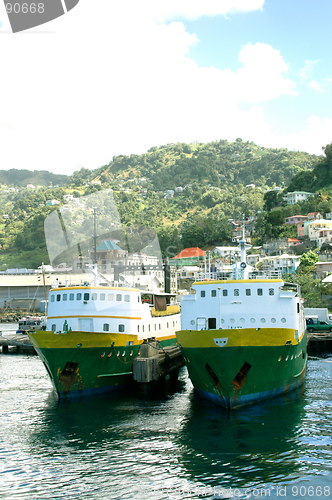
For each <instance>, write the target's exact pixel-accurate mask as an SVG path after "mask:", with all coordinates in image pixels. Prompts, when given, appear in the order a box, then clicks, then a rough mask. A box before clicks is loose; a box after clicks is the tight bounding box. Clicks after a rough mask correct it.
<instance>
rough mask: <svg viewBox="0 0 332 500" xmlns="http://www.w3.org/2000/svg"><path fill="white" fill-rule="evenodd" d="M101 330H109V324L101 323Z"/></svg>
mask: <svg viewBox="0 0 332 500" xmlns="http://www.w3.org/2000/svg"><path fill="white" fill-rule="evenodd" d="M103 330H104V332H109V331H110V325H109V323H104V324H103Z"/></svg>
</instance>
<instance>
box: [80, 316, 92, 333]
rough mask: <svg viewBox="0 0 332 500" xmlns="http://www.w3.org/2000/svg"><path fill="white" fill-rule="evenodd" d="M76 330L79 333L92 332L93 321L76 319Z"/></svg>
mask: <svg viewBox="0 0 332 500" xmlns="http://www.w3.org/2000/svg"><path fill="white" fill-rule="evenodd" d="M78 329H79V331H80V332H93V319H91V318H78Z"/></svg>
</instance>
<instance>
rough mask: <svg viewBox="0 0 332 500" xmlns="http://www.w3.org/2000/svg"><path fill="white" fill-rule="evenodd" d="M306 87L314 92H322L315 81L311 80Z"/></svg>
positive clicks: (320, 86)
mask: <svg viewBox="0 0 332 500" xmlns="http://www.w3.org/2000/svg"><path fill="white" fill-rule="evenodd" d="M308 87H309V88H310V89H313V90H316V92H320V93H322V92H324V89H323V86H322V85H321V84H320V83H319V82H316V80H311V82H309V83H308Z"/></svg>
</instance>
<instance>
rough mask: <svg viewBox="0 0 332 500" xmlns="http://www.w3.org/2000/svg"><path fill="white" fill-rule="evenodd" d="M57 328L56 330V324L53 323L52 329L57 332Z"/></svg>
mask: <svg viewBox="0 0 332 500" xmlns="http://www.w3.org/2000/svg"><path fill="white" fill-rule="evenodd" d="M55 330H56V325H54V324H53V325H52V331H53V332H55Z"/></svg>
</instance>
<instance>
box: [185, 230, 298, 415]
mask: <svg viewBox="0 0 332 500" xmlns="http://www.w3.org/2000/svg"><path fill="white" fill-rule="evenodd" d="M239 247H240V249H241V264H240V266H239V267H237V266H236V268H235V269H234V273H233V275H231V276H228V277H227V279H222V280H215V279H210V278H205V279H203V280H201V281H196V282H195V283H194V284H193V286H192V290H191V294H189V295H185V296H183V298H182V301H181V329H180V330H179V331H178V332H177V333H176V335H177V339H178V342H179V344H180V346H181V350H182V353H183V356H184V359H185V362H186V365H187V368H188V373H189V377H190V379H191V381H192V383H193V385H194V388H195V391H196V392H197V393H198V394H200V395H201V396H203V397H204V398H207V399H209V400H211V401H213V402H215V403H217V404H219V405H221V406H223V407H225V408H227V409H233V408H239V407H241V406H244V405H248V404H251V403H255V402H257V401H261V400H264V399H267V398H270V397H272V396H277V395H279V394H282V393H285V392H287V391H290V390H292V389H295V388H296V387H298V386H300V385H301V384H302V383H303V381H304V378H305V372H306V365H307V336H306V324H305V315H304V308H303V302H302V299H301V295H300V287H299V286H298V285H296V284H293V283H286V282H285V281H284V280H282V279H281V278H280V277H275V276H273V277H271V276H268V275H262V276H258V275H257V273H256V274H255V273H250V272H249V271H247V270H246V268H247V265H246V249H247V248H250V245H248V244H246V242H245V238H244V224H243V229H242V240H241V241H240V242H239Z"/></svg>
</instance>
